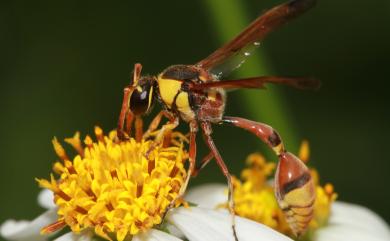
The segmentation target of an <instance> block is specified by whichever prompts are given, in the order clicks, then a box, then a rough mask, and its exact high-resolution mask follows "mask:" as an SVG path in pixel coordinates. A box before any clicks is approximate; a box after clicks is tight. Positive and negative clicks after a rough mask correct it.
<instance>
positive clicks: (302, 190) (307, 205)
mask: <svg viewBox="0 0 390 241" xmlns="http://www.w3.org/2000/svg"><path fill="white" fill-rule="evenodd" d="M222 122H223V123H229V124H232V125H234V126H237V127H240V128H242V129H245V130H247V131H249V132H251V133H253V134H255V135H256V136H257V137H259V138H260V139H261V140H262V141H263V142H264V143H266V144H267V145H268V146H269V147H270V148H271V149H272V150H273V151H274V152H275V154H276V155H277V156H278V158H279V163H278V166H277V169H276V173H275V196H276V199H277V201H278V203H279V206H280V208H281V209H282V210H283V212H284V213H285V215H286V219H287V222H288V223H289V225H290V227H291V229H292V231H293V232H294V233H295V235H296V236H300V235H301V234H303V233H304V232H305V231H306V229H307V228H308V225H309V222H310V221H311V219H312V218H313V211H314V206H313V205H314V201H315V189H314V183H313V180H312V178H311V175H310V171H309V169H308V168H307V167H306V166H305V164H304V163H303V162H302V161H301V160H299V158H298V157H296V156H294V155H293V154H291V153H290V152H287V151H286V150H285V148H284V144H283V141H282V139H281V137H280V136H279V134H278V133H277V132H276V130H274V129H273V128H272V127H271V126H269V125H266V124H263V123H260V122H254V121H251V120H247V119H244V118H239V117H224V118H223V120H222Z"/></svg>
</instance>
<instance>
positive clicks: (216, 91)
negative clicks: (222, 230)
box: [117, 0, 320, 239]
mask: <svg viewBox="0 0 390 241" xmlns="http://www.w3.org/2000/svg"><path fill="white" fill-rule="evenodd" d="M314 5H315V0H292V1H290V2H287V3H284V4H281V5H278V6H276V7H274V8H272V9H270V10H268V11H266V12H265V13H264V14H263V15H261V16H259V17H258V18H257V19H256V20H255V21H253V22H252V23H251V24H250V25H249V26H248V27H247V28H245V29H244V30H243V31H242V32H241V33H240V34H239V35H238V36H236V37H235V38H234V39H233V40H231V41H230V42H228V43H227V44H225V45H223V46H222V47H221V48H219V49H217V50H216V51H214V52H213V53H212V54H210V55H209V56H208V57H206V58H205V59H202V60H201V61H199V62H198V63H196V64H192V65H173V66H170V67H168V68H166V69H165V70H164V71H162V72H161V73H160V74H158V75H157V76H141V69H142V65H141V64H138V63H137V64H135V66H134V72H133V77H132V81H131V83H130V84H129V85H128V86H126V87H125V88H124V97H123V102H122V108H121V112H120V115H119V121H118V128H117V133H118V137H119V138H120V139H126V138H127V136H128V135H129V134H130V130H131V128H132V125H133V120H135V124H134V125H135V132H136V133H135V137H136V139H138V140H139V139H141V138H142V136H144V137H148V136H150V134H151V133H152V132H153V131H155V130H156V129H157V127H158V126H159V124H160V122H161V120H162V118H163V117H166V118H167V119H168V122H167V123H166V124H164V125H163V126H162V127H161V129H160V130H159V131H158V133H157V134H156V140H157V142H160V141H163V138H164V135H165V134H167V133H168V132H170V131H172V130H173V129H175V128H176V127H177V126H178V125H179V121H180V120H182V121H184V122H186V123H188V124H189V167H188V175H187V180H186V181H185V185H184V187H182V191H181V195H183V193H184V191H185V189H186V186H187V184H188V180H189V177H190V176H195V175H196V174H197V173H198V172H199V170H200V169H202V168H204V167H205V166H206V165H207V163H209V162H210V161H211V160H212V159H215V160H216V162H217V164H218V166H219V167H220V169H221V171H222V173H223V174H224V175H225V177H226V179H227V183H228V188H229V194H228V202H229V210H230V212H231V213H232V214H233V215H232V217H233V218H232V219H233V225H232V228H233V234H234V237H235V238H236V239H237V236H236V232H235V226H234V201H233V198H232V194H233V185H232V178H231V175H230V173H229V171H228V168H227V166H226V164H225V162H224V160H223V158H222V156H221V154H220V153H219V151H218V149H217V147H216V145H215V143H214V141H213V139H212V137H211V134H212V124H230V125H233V126H236V127H239V128H242V129H244V130H247V131H249V132H251V133H253V134H255V135H256V136H257V137H258V138H259V139H260V140H261V141H263V142H264V143H265V144H266V145H267V146H269V147H270V148H271V149H272V150H273V151H274V152H275V154H276V155H277V157H278V159H279V162H278V165H277V170H276V173H275V196H276V199H277V201H278V203H279V205H280V207H281V209H282V210H283V211H284V213H285V214H286V219H287V222H288V223H289V225H290V227H291V229H292V231H293V232H294V233H295V234H296V235H297V236H299V235H301V234H303V233H304V232H305V231H306V229H307V226H308V223H309V222H310V220H311V219H312V216H313V204H314V200H315V192H314V185H313V180H312V177H311V176H310V172H309V171H308V168H307V167H306V166H305V164H304V163H303V162H302V161H301V160H299V158H298V157H296V156H295V155H293V154H292V153H290V152H288V151H287V150H286V149H285V147H284V144H283V141H282V138H281V137H280V135H279V134H278V132H277V131H276V130H274V129H273V128H272V127H271V126H269V125H266V124H264V123H260V122H255V121H251V120H247V119H244V118H239V117H231V116H225V115H224V110H225V107H226V104H225V103H226V93H225V90H231V89H241V88H252V89H253V88H254V89H261V88H264V86H265V84H268V83H272V84H283V85H288V86H292V87H295V88H298V89H317V88H318V87H319V84H320V83H319V81H317V80H315V79H312V78H304V77H277V76H261V77H251V78H244V79H235V80H226V79H224V77H225V76H226V75H227V74H229V73H230V72H231V71H232V70H234V69H236V68H238V67H239V66H240V65H241V64H242V63H243V62H244V61H245V60H246V58H248V56H250V55H251V53H252V51H253V50H254V49H256V47H258V46H259V45H260V42H261V41H262V40H263V39H264V38H265V37H266V36H267V35H268V34H269V33H270V32H272V31H273V30H275V29H277V28H279V27H280V26H282V25H284V24H285V23H287V22H288V21H289V20H291V19H293V18H295V17H297V16H299V15H301V14H303V13H304V12H306V11H307V10H309V9H310V8H311V7H313V6H314ZM156 100H157V101H158V102H159V103H160V104H161V105H162V108H163V110H162V111H161V112H160V113H159V114H157V115H156V117H155V118H154V119H153V120H152V122H151V124H150V126H149V128H148V130H147V131H146V132H145V133H143V131H142V120H141V116H142V115H145V114H147V113H149V112H150V110H151V109H152V107H153V104H154V102H155V101H156ZM198 131H201V132H202V134H203V137H204V140H205V143H206V145H207V146H208V148H209V150H210V152H209V154H208V155H207V156H206V157H204V158H203V159H202V161H201V163H200V165H196V135H197V132H198Z"/></svg>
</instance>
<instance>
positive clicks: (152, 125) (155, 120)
mask: <svg viewBox="0 0 390 241" xmlns="http://www.w3.org/2000/svg"><path fill="white" fill-rule="evenodd" d="M163 116H165V117H166V118H168V119H169V120H173V118H172V117H171V116H170V115H169V113H168V112H166V111H160V112H159V113H158V114H157V115H156V116H155V117H154V118H153V120H152V122H150V124H149V127H148V129H147V130H146V132H145V133H144V139H147V138H148V137H150V135H151V133H152V132H153V131H155V130H156V129H157V127H158V126H159V125H160V123H161V120H162V117H163Z"/></svg>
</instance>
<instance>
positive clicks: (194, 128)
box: [162, 121, 198, 220]
mask: <svg viewBox="0 0 390 241" xmlns="http://www.w3.org/2000/svg"><path fill="white" fill-rule="evenodd" d="M197 133H198V123H197V122H196V121H191V122H190V144H189V145H190V147H189V153H188V156H189V161H190V166H189V167H188V170H187V176H186V179H185V181H184V183H183V185H182V186H181V187H180V190H179V193H178V195H177V197H176V198H175V199H174V200H172V201H171V203H170V204H169V206H168V207H167V209H166V210H165V212H164V214H163V218H162V220H164V218H165V216H166V214H167V213H168V211H169V210H170V209H172V208H173V207H174V206H175V204H176V201H177V200H179V199H181V198H182V197H183V195H184V193H185V191H186V190H187V186H188V183H189V180H190V178H191V176H192V175H191V174H192V173H193V171H194V170H195V164H196V134H197Z"/></svg>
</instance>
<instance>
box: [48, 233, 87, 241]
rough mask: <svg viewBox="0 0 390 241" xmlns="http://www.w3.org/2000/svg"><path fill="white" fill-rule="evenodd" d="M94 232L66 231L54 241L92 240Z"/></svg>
mask: <svg viewBox="0 0 390 241" xmlns="http://www.w3.org/2000/svg"><path fill="white" fill-rule="evenodd" d="M91 240H92V234H90V233H89V232H82V233H81V234H75V233H73V232H69V233H66V234H64V235H62V236H60V237H58V238H56V239H54V240H53V241H91Z"/></svg>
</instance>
